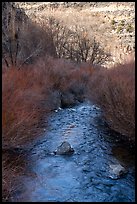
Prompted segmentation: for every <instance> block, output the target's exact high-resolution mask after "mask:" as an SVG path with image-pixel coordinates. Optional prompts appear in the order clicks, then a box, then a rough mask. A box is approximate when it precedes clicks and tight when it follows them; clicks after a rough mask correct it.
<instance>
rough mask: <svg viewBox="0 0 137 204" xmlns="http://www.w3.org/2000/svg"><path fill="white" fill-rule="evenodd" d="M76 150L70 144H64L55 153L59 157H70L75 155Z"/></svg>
mask: <svg viewBox="0 0 137 204" xmlns="http://www.w3.org/2000/svg"><path fill="white" fill-rule="evenodd" d="M73 152H74V149H73V148H72V147H71V145H70V144H69V142H66V141H64V142H62V144H61V145H60V146H58V147H57V150H56V151H55V152H54V153H55V154H58V155H70V154H73Z"/></svg>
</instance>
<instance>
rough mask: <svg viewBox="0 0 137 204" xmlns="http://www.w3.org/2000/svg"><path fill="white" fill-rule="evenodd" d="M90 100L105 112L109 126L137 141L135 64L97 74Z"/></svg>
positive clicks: (94, 77) (103, 70)
mask: <svg viewBox="0 0 137 204" xmlns="http://www.w3.org/2000/svg"><path fill="white" fill-rule="evenodd" d="M89 95H90V99H92V100H95V102H96V103H97V104H99V105H100V106H101V107H102V109H103V111H104V116H105V119H106V121H107V123H108V124H109V126H110V127H111V128H112V129H114V130H115V131H117V132H119V133H121V134H122V135H123V136H125V138H126V139H129V140H131V141H134V140H135V63H134V62H133V61H132V62H131V61H130V62H129V63H126V64H124V65H117V66H116V67H113V68H112V69H110V70H107V69H102V70H99V71H98V72H96V73H95V74H94V76H93V78H92V79H91V82H90V91H89Z"/></svg>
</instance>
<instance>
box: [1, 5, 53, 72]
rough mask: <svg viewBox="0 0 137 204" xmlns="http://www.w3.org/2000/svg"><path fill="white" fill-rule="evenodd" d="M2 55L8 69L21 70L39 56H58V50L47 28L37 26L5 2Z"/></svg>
mask: <svg viewBox="0 0 137 204" xmlns="http://www.w3.org/2000/svg"><path fill="white" fill-rule="evenodd" d="M5 3H6V4H5ZM2 54H3V56H2V57H3V61H4V62H5V64H6V66H7V67H11V66H13V67H16V66H18V67H19V68H21V67H22V65H23V64H24V63H30V62H33V61H34V60H35V58H37V57H38V56H42V55H45V54H49V55H52V56H56V50H55V47H54V44H53V39H52V35H51V33H50V30H49V29H48V28H47V27H46V26H45V27H44V26H43V25H36V24H35V23H33V22H32V21H31V20H30V19H29V18H28V17H27V15H26V14H25V12H24V11H23V10H21V9H19V8H16V7H14V4H11V2H3V9H2Z"/></svg>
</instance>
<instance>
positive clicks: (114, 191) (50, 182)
mask: <svg viewBox="0 0 137 204" xmlns="http://www.w3.org/2000/svg"><path fill="white" fill-rule="evenodd" d="M100 115H101V111H100V109H99V108H97V107H96V106H95V105H93V104H90V103H88V102H85V103H82V104H80V105H77V106H75V107H73V108H67V109H59V110H58V111H55V112H54V113H53V114H52V115H51V116H50V118H49V128H48V131H46V132H45V134H44V135H43V137H42V138H40V139H39V140H38V141H37V142H35V144H34V146H33V148H32V150H31V151H30V152H29V155H28V158H29V170H28V171H29V172H30V173H29V174H24V175H23V174H22V176H20V183H21V184H22V185H21V186H22V187H21V188H19V190H18V191H17V192H16V196H14V201H20V202H25V201H30V202H69V201H70V202H134V201H135V175H134V173H135V167H134V155H133V153H130V151H129V150H127V149H126V147H125V146H124V145H123V144H122V143H121V142H120V141H119V140H118V138H117V139H116V135H115V140H114V139H113V138H114V135H113V137H112V134H113V133H112V132H109V131H108V129H107V127H105V126H104V124H103V123H102V122H101V120H100V118H101V117H100ZM63 141H68V142H69V143H70V144H71V146H72V147H73V148H74V150H75V152H74V153H73V154H72V155H54V154H53V151H55V150H56V149H57V147H58V146H59V145H60V144H61V143H62V142H63ZM112 164H121V165H122V166H124V167H125V168H126V170H127V173H126V174H125V175H124V176H122V177H120V178H115V177H113V175H111V172H110V165H112Z"/></svg>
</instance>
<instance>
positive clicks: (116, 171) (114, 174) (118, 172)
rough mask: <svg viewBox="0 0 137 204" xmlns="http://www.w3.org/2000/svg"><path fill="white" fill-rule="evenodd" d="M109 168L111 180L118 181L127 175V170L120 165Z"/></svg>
mask: <svg viewBox="0 0 137 204" xmlns="http://www.w3.org/2000/svg"><path fill="white" fill-rule="evenodd" d="M109 167H110V173H111V175H110V177H111V178H112V179H118V178H120V177H121V176H122V175H124V174H125V173H127V170H126V169H125V168H124V167H123V166H122V165H120V164H112V165H110V166H109Z"/></svg>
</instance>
